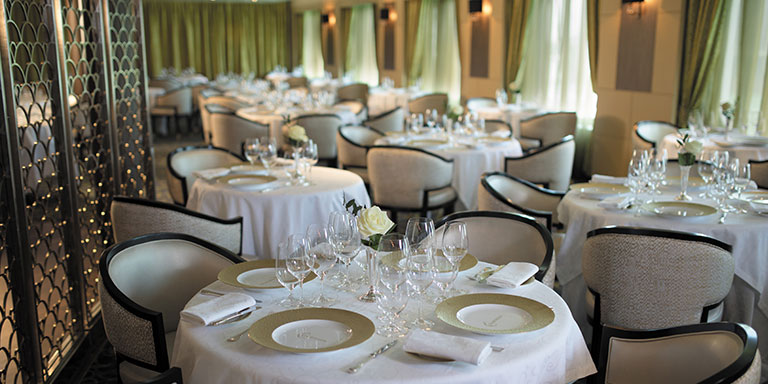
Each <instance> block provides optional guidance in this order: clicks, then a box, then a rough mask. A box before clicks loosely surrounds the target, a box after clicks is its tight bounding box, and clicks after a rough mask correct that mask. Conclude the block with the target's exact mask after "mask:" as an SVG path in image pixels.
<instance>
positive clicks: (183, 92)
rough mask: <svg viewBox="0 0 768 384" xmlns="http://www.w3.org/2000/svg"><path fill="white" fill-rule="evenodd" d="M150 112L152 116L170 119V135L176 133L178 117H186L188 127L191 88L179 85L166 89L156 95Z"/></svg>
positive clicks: (190, 114)
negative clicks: (155, 100)
mask: <svg viewBox="0 0 768 384" xmlns="http://www.w3.org/2000/svg"><path fill="white" fill-rule="evenodd" d="M150 114H151V115H152V117H161V118H164V119H166V120H168V119H171V120H172V122H171V123H170V124H169V132H168V133H169V134H170V135H175V134H176V130H177V128H178V120H179V118H180V117H184V118H186V119H187V127H189V126H190V124H189V119H190V117H191V116H192V89H190V88H188V87H180V88H176V89H171V90H168V91H167V92H165V93H164V94H162V95H160V96H158V97H157V102H156V103H155V106H153V107H152V109H151V110H150Z"/></svg>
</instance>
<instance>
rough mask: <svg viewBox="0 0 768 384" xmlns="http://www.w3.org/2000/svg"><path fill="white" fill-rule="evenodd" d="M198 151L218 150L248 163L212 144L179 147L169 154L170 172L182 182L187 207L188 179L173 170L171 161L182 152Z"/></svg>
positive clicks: (184, 203) (168, 164)
mask: <svg viewBox="0 0 768 384" xmlns="http://www.w3.org/2000/svg"><path fill="white" fill-rule="evenodd" d="M196 149H212V150H216V151H223V152H226V153H229V154H230V155H232V156H235V157H236V158H238V159H239V160H241V161H246V160H245V158H244V157H243V156H240V155H238V154H236V153H234V152H232V151H230V150H228V149H226V148H220V147H214V146H213V145H211V144H208V145H188V146H186V147H179V148H176V149H174V150H173V151H172V152H171V153H169V154H168V157H167V158H166V165H167V166H168V172H170V173H171V175H172V176H173V177H175V178H177V179H179V180H181V195H182V197H183V198H184V202H183V203H182V205H186V204H187V198H188V197H189V192H188V191H187V178H186V177H184V176H181V175H179V174H178V172H176V170H175V169H173V167H172V166H171V159H172V158H173V156H175V155H177V154H179V153H181V152H186V151H192V150H196Z"/></svg>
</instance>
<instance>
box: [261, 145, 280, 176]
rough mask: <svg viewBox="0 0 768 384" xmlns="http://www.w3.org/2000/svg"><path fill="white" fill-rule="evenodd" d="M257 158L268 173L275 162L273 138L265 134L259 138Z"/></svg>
mask: <svg viewBox="0 0 768 384" xmlns="http://www.w3.org/2000/svg"><path fill="white" fill-rule="evenodd" d="M259 159H260V160H261V164H262V165H264V168H266V169H267V173H269V172H270V170H271V169H272V167H273V166H274V165H275V163H276V162H277V141H275V139H273V138H268V137H266V136H265V137H262V138H261V140H259Z"/></svg>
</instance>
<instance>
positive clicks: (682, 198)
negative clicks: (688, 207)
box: [675, 193, 691, 201]
mask: <svg viewBox="0 0 768 384" xmlns="http://www.w3.org/2000/svg"><path fill="white" fill-rule="evenodd" d="M675 200H678V201H689V200H691V197H690V196H688V194H687V193H681V194H679V195H677V196H675Z"/></svg>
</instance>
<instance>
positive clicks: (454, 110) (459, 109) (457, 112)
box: [451, 105, 464, 116]
mask: <svg viewBox="0 0 768 384" xmlns="http://www.w3.org/2000/svg"><path fill="white" fill-rule="evenodd" d="M451 113H453V114H454V115H457V116H461V115H462V114H463V113H464V108H462V107H461V105H456V106H454V107H453V108H451Z"/></svg>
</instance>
